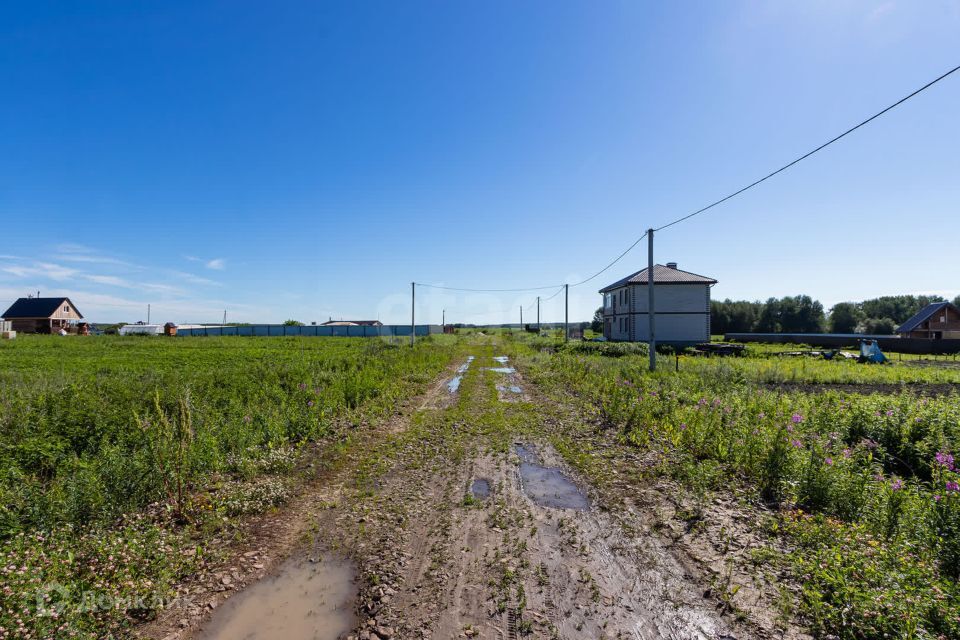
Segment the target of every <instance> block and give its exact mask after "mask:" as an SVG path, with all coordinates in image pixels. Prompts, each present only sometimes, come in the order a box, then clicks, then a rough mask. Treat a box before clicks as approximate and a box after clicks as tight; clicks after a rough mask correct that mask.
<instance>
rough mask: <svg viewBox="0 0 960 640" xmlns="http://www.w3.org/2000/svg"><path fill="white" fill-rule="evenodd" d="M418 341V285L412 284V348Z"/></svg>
mask: <svg viewBox="0 0 960 640" xmlns="http://www.w3.org/2000/svg"><path fill="white" fill-rule="evenodd" d="M416 339H417V283H416V282H411V283H410V346H411V347H412V346H413V343H414V342H415V341H416Z"/></svg>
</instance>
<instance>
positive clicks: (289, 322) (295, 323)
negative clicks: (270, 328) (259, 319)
mask: <svg viewBox="0 0 960 640" xmlns="http://www.w3.org/2000/svg"><path fill="white" fill-rule="evenodd" d="M283 324H284V326H286V327H302V326H303V323H302V322H300V321H299V320H284V321H283Z"/></svg>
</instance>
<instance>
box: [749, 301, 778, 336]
mask: <svg viewBox="0 0 960 640" xmlns="http://www.w3.org/2000/svg"><path fill="white" fill-rule="evenodd" d="M754 331H756V332H758V333H777V332H778V331H780V301H779V300H777V299H776V298H768V299H767V301H766V302H765V303H763V307H762V308H761V309H760V313H759V315H758V316H757V323H756V324H755V325H754Z"/></svg>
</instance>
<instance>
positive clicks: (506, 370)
mask: <svg viewBox="0 0 960 640" xmlns="http://www.w3.org/2000/svg"><path fill="white" fill-rule="evenodd" d="M488 369H490V371H493V372H495V373H506V374H511V373H516V372H517V370H516V369H514V368H513V367H488Z"/></svg>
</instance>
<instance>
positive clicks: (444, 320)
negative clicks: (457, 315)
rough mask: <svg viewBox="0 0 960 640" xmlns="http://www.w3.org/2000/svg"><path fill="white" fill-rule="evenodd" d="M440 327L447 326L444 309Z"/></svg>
mask: <svg viewBox="0 0 960 640" xmlns="http://www.w3.org/2000/svg"><path fill="white" fill-rule="evenodd" d="M440 326H442V327H445V326H447V310H446V309H444V310H443V324H441V325H440Z"/></svg>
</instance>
